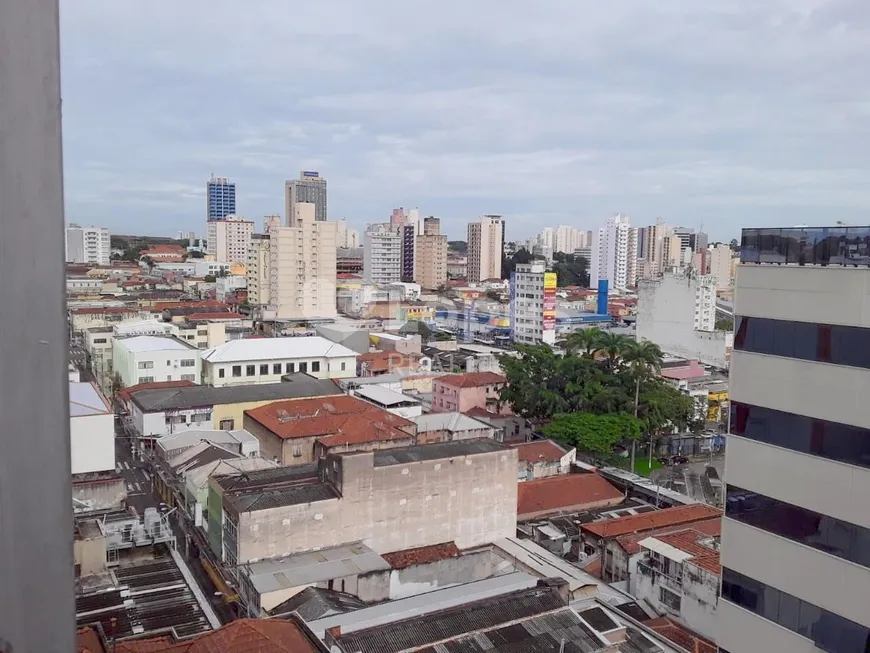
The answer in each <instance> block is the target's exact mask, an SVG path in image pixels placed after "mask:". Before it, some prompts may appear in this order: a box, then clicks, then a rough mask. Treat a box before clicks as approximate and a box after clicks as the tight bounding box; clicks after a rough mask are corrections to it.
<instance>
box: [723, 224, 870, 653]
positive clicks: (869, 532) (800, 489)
mask: <svg viewBox="0 0 870 653" xmlns="http://www.w3.org/2000/svg"><path fill="white" fill-rule="evenodd" d="M868 237H870V228H867V227H863V228H853V227H849V228H838V227H837V228H832V229H826V228H824V229H823V228H819V229H807V228H793V229H746V230H744V231H743V238H742V252H741V264H740V265H738V267H737V278H736V282H735V298H734V314H735V316H736V321H735V329H736V333H735V337H734V351H733V353H732V357H731V372H730V375H731V390H730V393H731V402H732V404H731V420H730V421H731V429H730V435H729V436H728V447H727V454H726V464H725V481H726V484H727V494H726V502H725V506H726V507H725V518H724V520H723V523H722V542H721V563H722V595H721V598H720V601H719V606H718V609H717V614H718V619H719V624H718V626H719V628H718V631H719V633H718V638H717V643H718V644H719V646H720V651H728V652H730V653H756V652H757V651H787V652H788V653H811V652H812V653H816V652H817V651H819V650H822V651H830V652H832V653H840V652H847V651H848V652H852V651H855V652H857V651H862V652H863V651H867V650H870V609H868V598H870V508H868V497H870V403H868V401H867V397H868V396H870V290H868V288H870V269H868V260H870V250H868V245H867V242H868Z"/></svg>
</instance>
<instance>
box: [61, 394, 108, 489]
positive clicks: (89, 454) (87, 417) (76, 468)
mask: <svg viewBox="0 0 870 653" xmlns="http://www.w3.org/2000/svg"><path fill="white" fill-rule="evenodd" d="M69 416H70V420H69V434H70V458H71V463H72V473H73V474H92V473H94V472H104V471H114V470H115V413H114V411H113V410H112V407H111V406H110V405H109V402H108V401H107V400H106V398H105V397H103V395H102V394H101V393H100V391H99V390H98V389H97V386H96V385H95V384H93V383H76V382H73V381H71V382H70V384H69Z"/></svg>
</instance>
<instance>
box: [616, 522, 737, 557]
mask: <svg viewBox="0 0 870 653" xmlns="http://www.w3.org/2000/svg"><path fill="white" fill-rule="evenodd" d="M684 528H685V527H684V526H668V527H667V528H657V529H656V530H654V531H644V532H643V533H631V534H629V535H621V536H620V537H617V538H616V542H617V544H619V546H620V547H622V549H623V550H624V551H625V552H626V553H627V554H628V555H630V556H632V555H634V554H636V553H640V541H641V540H644V539H646V538H648V537H658V536H659V535H667V534H668V533H676V532H677V531H680V530H683V529H684ZM692 529H693V530H696V531H698V532H700V533H704V534H705V535H707V536H714V537H718V536H720V535H722V518H721V517H713V518H712V519H706V520H704V521H696V522H692Z"/></svg>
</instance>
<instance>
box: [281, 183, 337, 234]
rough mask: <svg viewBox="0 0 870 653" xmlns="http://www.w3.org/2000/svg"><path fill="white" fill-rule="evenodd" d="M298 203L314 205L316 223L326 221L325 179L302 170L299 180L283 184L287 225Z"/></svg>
mask: <svg viewBox="0 0 870 653" xmlns="http://www.w3.org/2000/svg"><path fill="white" fill-rule="evenodd" d="M300 203H307V204H314V216H315V219H316V221H317V222H324V221H326V219H327V213H326V179H324V178H323V177H321V176H320V173H319V172H315V171H314V170H303V171H302V172H300V173H299V179H288V180H287V181H285V182H284V215H285V216H286V219H287V224H288V225H289V224H290V223H291V222H292V220H293V216H294V215H295V211H294V207H295V206H296V205H297V204H300Z"/></svg>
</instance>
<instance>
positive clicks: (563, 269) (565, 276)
mask: <svg viewBox="0 0 870 653" xmlns="http://www.w3.org/2000/svg"><path fill="white" fill-rule="evenodd" d="M552 271H553V272H555V273H556V274H557V275H558V282H557V283H558V285H559V286H560V287H562V286H583V287H584V288H588V287H589V261H587V260H586V259H585V258H583V257H582V256H576V255H574V254H564V253H562V252H556V253H555V254H553V268H552Z"/></svg>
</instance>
